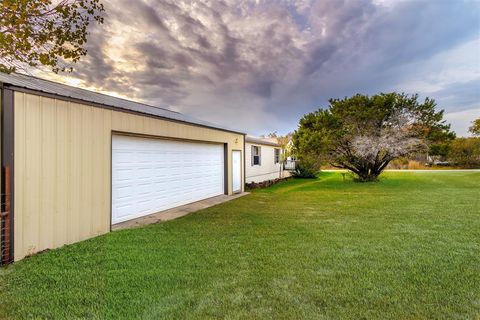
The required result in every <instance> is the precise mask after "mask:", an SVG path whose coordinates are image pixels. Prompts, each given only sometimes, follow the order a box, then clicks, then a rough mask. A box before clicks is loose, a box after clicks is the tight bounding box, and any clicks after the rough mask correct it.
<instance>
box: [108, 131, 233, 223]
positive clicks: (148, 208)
mask: <svg viewBox="0 0 480 320" xmlns="http://www.w3.org/2000/svg"><path fill="white" fill-rule="evenodd" d="M223 156H224V155H223V145H220V144H208V143H195V142H184V141H174V140H161V139H149V138H138V137H130V136H120V135H118V136H113V140H112V223H113V224H115V223H119V222H122V221H126V220H130V219H134V218H138V217H141V216H145V215H148V214H152V213H155V212H158V211H162V210H166V209H170V208H173V207H177V206H181V205H184V204H187V203H190V202H195V201H199V200H202V199H206V198H210V197H213V196H217V195H220V194H223V193H224V182H223V179H224V163H223V162H224V159H223Z"/></svg>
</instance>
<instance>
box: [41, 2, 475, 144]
mask: <svg viewBox="0 0 480 320" xmlns="http://www.w3.org/2000/svg"><path fill="white" fill-rule="evenodd" d="M104 3H105V7H106V13H107V16H106V19H105V24H104V25H102V26H100V27H95V28H94V29H93V30H91V35H90V38H89V42H88V50H89V51H88V56H87V57H85V58H84V59H83V60H82V61H81V62H80V63H79V64H77V65H76V71H75V72H74V73H73V74H70V75H67V76H62V77H63V78H62V79H61V80H62V81H64V82H66V83H69V84H74V85H80V86H84V87H86V88H91V89H95V90H99V91H102V92H105V93H110V94H114V95H118V96H122V97H127V98H130V99H134V100H139V101H143V102H147V103H150V104H154V105H158V106H162V107H169V108H171V109H173V110H176V111H181V112H184V113H188V114H191V115H193V116H196V117H197V118H201V119H204V120H208V121H211V122H216V123H219V124H222V125H225V126H228V127H231V128H234V129H238V130H241V131H247V132H249V133H252V134H257V135H259V134H263V133H268V132H272V131H277V132H279V133H282V134H283V133H287V132H289V131H292V130H294V129H295V128H296V127H297V123H298V120H299V118H300V117H301V116H302V115H303V114H305V113H307V112H310V111H313V110H316V109H318V108H319V107H325V106H327V100H328V99H329V98H336V97H338V98H341V97H344V96H350V95H353V94H355V93H366V94H375V93H378V92H387V91H399V92H406V93H419V94H420V95H421V96H422V97H425V96H430V97H432V98H434V99H436V100H437V102H438V106H439V108H442V109H445V111H446V118H447V119H448V121H450V122H451V123H452V127H453V129H454V130H455V131H456V132H457V133H458V134H459V135H466V134H467V128H468V126H469V123H470V122H471V121H472V120H473V119H474V118H478V117H480V1H462V0H429V1H420V0H351V1H347V0H318V1H314V0H311V1H309V0H291V1H287V0H284V1H281V0H278V1H262V0H257V1H248V0H242V1H230V0H225V1H198V2H197V1H178V0H143V1H142V0H135V1H132V0H104ZM50 77H52V76H50ZM57 79H58V78H57Z"/></svg>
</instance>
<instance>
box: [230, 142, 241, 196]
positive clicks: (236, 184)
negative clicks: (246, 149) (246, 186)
mask: <svg viewBox="0 0 480 320" xmlns="http://www.w3.org/2000/svg"><path fill="white" fill-rule="evenodd" d="M232 189H233V192H241V191H242V152H241V151H237V150H234V151H233V152H232Z"/></svg>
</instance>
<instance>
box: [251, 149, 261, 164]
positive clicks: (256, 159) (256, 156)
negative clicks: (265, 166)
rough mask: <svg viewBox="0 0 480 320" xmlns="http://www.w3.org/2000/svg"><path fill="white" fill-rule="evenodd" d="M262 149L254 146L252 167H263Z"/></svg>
mask: <svg viewBox="0 0 480 320" xmlns="http://www.w3.org/2000/svg"><path fill="white" fill-rule="evenodd" d="M260 161H261V159H260V147H259V146H252V166H256V165H258V166H259V165H261V162H260Z"/></svg>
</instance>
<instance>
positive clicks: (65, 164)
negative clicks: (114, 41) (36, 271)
mask: <svg viewBox="0 0 480 320" xmlns="http://www.w3.org/2000/svg"><path fill="white" fill-rule="evenodd" d="M14 107H15V120H14V139H15V149H14V152H15V163H14V166H15V173H14V179H15V185H14V190H15V192H14V197H15V202H14V212H15V224H14V231H15V232H14V240H15V241H14V254H15V256H14V258H15V260H19V259H22V258H23V257H25V256H27V255H29V254H32V253H35V252H39V251H42V250H44V249H49V248H57V247H60V246H62V245H65V244H70V243H74V242H77V241H80V240H84V239H88V238H91V237H93V236H97V235H100V234H104V233H107V232H109V231H110V226H111V222H110V221H111V220H110V219H111V139H112V132H119V133H126V134H135V135H145V136H155V137H163V138H173V139H185V140H193V141H195V140H196V141H206V142H212V143H222V144H223V143H226V144H227V173H228V179H229V181H228V194H231V193H232V184H231V176H232V167H231V165H232V164H231V163H232V161H231V154H232V150H241V151H242V152H244V150H243V149H244V148H243V146H244V136H243V135H242V134H237V133H233V132H228V131H222V130H216V129H211V128H206V127H201V126H197V125H190V124H186V123H179V122H174V121H168V120H163V119H158V118H153V117H148V116H141V115H136V114H132V113H126V112H122V111H115V110H110V109H106V108H98V107H94V106H90V105H87V104H79V103H74V102H70V101H64V100H59V99H53V98H48V97H44V96H39V95H35V94H29V93H22V92H15V96H14ZM242 160H243V157H242ZM243 165H244V164H242V167H243ZM242 186H243V184H242ZM242 189H243V187H242ZM242 191H243V190H242Z"/></svg>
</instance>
